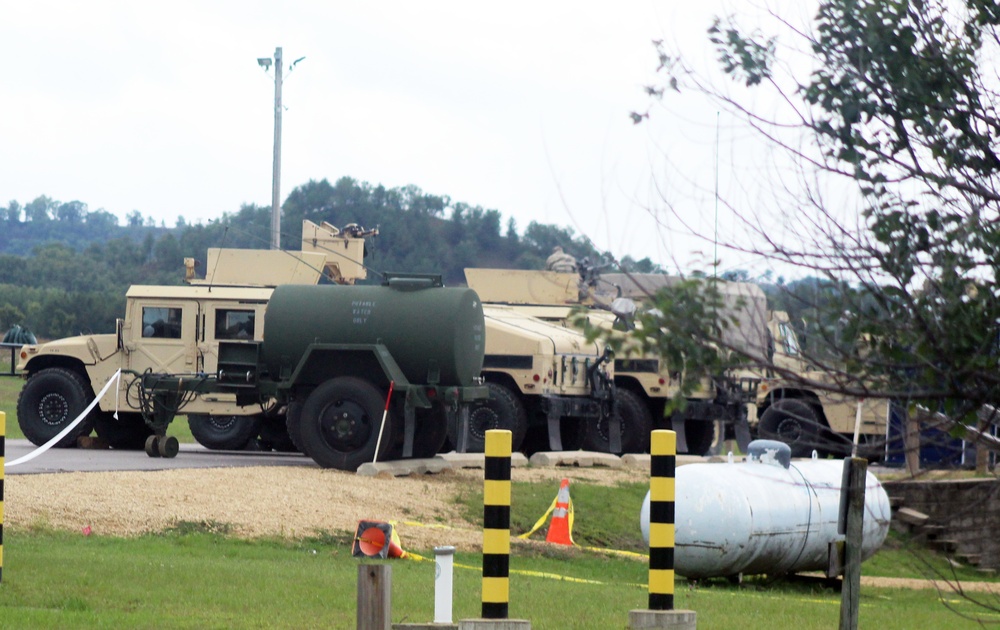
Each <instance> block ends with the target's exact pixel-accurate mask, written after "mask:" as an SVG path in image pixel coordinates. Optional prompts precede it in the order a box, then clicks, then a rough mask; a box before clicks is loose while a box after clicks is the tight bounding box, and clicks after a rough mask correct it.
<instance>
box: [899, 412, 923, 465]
mask: <svg viewBox="0 0 1000 630" xmlns="http://www.w3.org/2000/svg"><path fill="white" fill-rule="evenodd" d="M903 427H904V429H903V450H904V456H905V457H906V470H907V472H909V473H910V476H916V475H917V474H918V473H919V472H920V414H918V413H910V412H909V410H907V411H906V421H905V422H904V423H903Z"/></svg>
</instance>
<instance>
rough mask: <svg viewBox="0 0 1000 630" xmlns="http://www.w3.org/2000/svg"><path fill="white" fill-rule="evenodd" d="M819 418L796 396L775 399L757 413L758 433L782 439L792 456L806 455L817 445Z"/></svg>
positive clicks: (807, 404)
mask: <svg viewBox="0 0 1000 630" xmlns="http://www.w3.org/2000/svg"><path fill="white" fill-rule="evenodd" d="M820 426H821V425H820V421H819V418H818V416H817V415H816V410H815V409H813V407H812V406H811V405H810V404H809V403H807V402H805V401H802V400H799V399H797V398H782V399H780V400H776V401H774V402H773V403H772V404H771V406H770V407H768V408H767V410H766V411H765V412H764V414H763V415H762V416H761V417H760V424H759V425H758V427H757V434H758V435H759V436H760V437H761V438H763V439H765V440H778V441H779V442H784V443H785V444H787V445H788V446H789V447H791V449H792V457H809V456H810V455H811V454H812V451H813V449H814V448H817V447H818V444H817V436H818V435H819V429H820Z"/></svg>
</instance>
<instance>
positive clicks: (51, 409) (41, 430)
mask: <svg viewBox="0 0 1000 630" xmlns="http://www.w3.org/2000/svg"><path fill="white" fill-rule="evenodd" d="M93 399H94V394H93V393H92V392H91V391H90V385H89V384H88V383H87V382H86V381H85V380H84V378H83V377H82V376H80V375H79V374H77V373H76V372H74V371H72V370H68V369H65V368H58V367H54V368H46V369H44V370H39V371H38V372H35V373H34V374H32V375H31V376H30V377H28V381H27V382H26V383H25V384H24V387H23V388H21V393H20V394H19V395H18V397H17V424H18V426H20V427H21V432H22V433H24V437H26V438H28V439H29V440H30V441H31V443H32V444H34V445H35V446H41V445H42V444H45V443H46V442H48V441H49V440H51V439H52V438H54V437H55V436H56V435H58V434H59V432H60V431H62V430H63V429H65V428H66V427H67V426H69V425H70V423H72V422H73V420H76V418H77V416H79V415H80V413H82V412H83V410H84V409H86V408H87V405H89V404H90V401H92V400H93ZM93 428H94V419H93V413H91V414H90V415H89V416H88V417H87V418H85V419H84V420H82V421H81V422H80V424H78V425H76V428H74V429H73V430H72V431H70V432H69V433H68V434H67V435H66V436H65V437H63V438H62V439H61V440H59V442H57V443H56V446H58V447H64V448H65V447H69V446H74V445H75V444H76V439H77V438H78V437H80V436H81V435H89V434H90V431H91V429H93Z"/></svg>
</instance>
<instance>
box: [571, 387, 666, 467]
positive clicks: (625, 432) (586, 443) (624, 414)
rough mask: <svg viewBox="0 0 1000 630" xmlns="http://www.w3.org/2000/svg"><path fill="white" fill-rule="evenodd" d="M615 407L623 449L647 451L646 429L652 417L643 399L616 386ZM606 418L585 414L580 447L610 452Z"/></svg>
mask: <svg viewBox="0 0 1000 630" xmlns="http://www.w3.org/2000/svg"><path fill="white" fill-rule="evenodd" d="M615 402H616V405H615V409H614V411H613V412H612V413H616V414H618V418H619V420H620V422H621V443H622V453H645V452H647V451H649V433H650V431H652V430H653V419H652V417H651V416H650V414H649V410H648V409H646V406H645V405H643V404H642V399H641V398H639V396H637V395H636V394H635V393H633V392H631V391H629V390H627V389H623V388H618V389H617V390H615ZM609 425H610V422H609V418H588V419H587V421H586V422H585V423H584V425H583V448H584V449H585V450H588V451H599V452H601V453H610V452H611V439H610V438H611V432H610V430H609Z"/></svg>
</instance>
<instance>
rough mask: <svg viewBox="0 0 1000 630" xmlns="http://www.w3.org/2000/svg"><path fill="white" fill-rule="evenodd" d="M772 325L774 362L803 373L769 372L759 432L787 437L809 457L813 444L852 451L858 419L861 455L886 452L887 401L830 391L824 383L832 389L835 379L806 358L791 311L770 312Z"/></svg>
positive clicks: (828, 450)
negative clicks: (790, 316) (791, 318)
mask: <svg viewBox="0 0 1000 630" xmlns="http://www.w3.org/2000/svg"><path fill="white" fill-rule="evenodd" d="M767 327H768V331H769V333H770V334H771V337H772V339H773V342H774V356H773V363H774V365H775V366H776V367H777V368H780V369H782V370H787V371H788V372H791V373H792V374H795V375H796V376H797V377H798V378H795V379H787V378H785V379H783V378H780V377H779V376H778V375H776V374H774V373H773V372H772V373H769V374H768V375H767V376H768V378H766V379H765V380H764V382H763V383H761V386H760V390H759V396H758V399H757V406H758V412H759V416H758V417H759V419H760V420H759V423H758V424H757V426H756V432H757V433H758V434H759V435H760V436H761V437H767V438H771V439H777V440H781V441H782V442H786V443H787V444H789V446H791V448H792V455H793V456H795V457H806V456H808V455H809V454H810V453H811V452H812V451H813V450H814V449H815V450H816V451H818V452H819V453H820V454H833V455H847V454H850V452H851V444H852V443H853V438H854V431H855V425H856V424H857V426H858V435H859V445H860V448H859V452H858V453H859V455H861V456H864V457H869V458H872V459H878V458H881V457H884V455H885V453H884V449H885V442H886V437H887V431H888V425H889V403H888V401H886V400H878V399H867V400H865V399H859V398H855V397H851V396H845V395H843V394H838V393H835V392H830V391H827V388H825V387H823V385H824V384H827V385H829V386H830V388H831V389H832V388H833V386H834V382H833V379H832V378H831V376H830V375H829V374H828V373H826V372H824V371H822V370H819V369H817V368H816V367H814V366H812V365H810V364H809V362H808V361H806V360H805V358H804V357H803V355H802V349H801V346H800V345H799V340H798V337H797V336H796V334H795V329H794V328H793V327H792V325H791V322H790V321H789V318H788V314H787V313H785V312H783V311H774V312H770V313H769V317H768V322H767Z"/></svg>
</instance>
